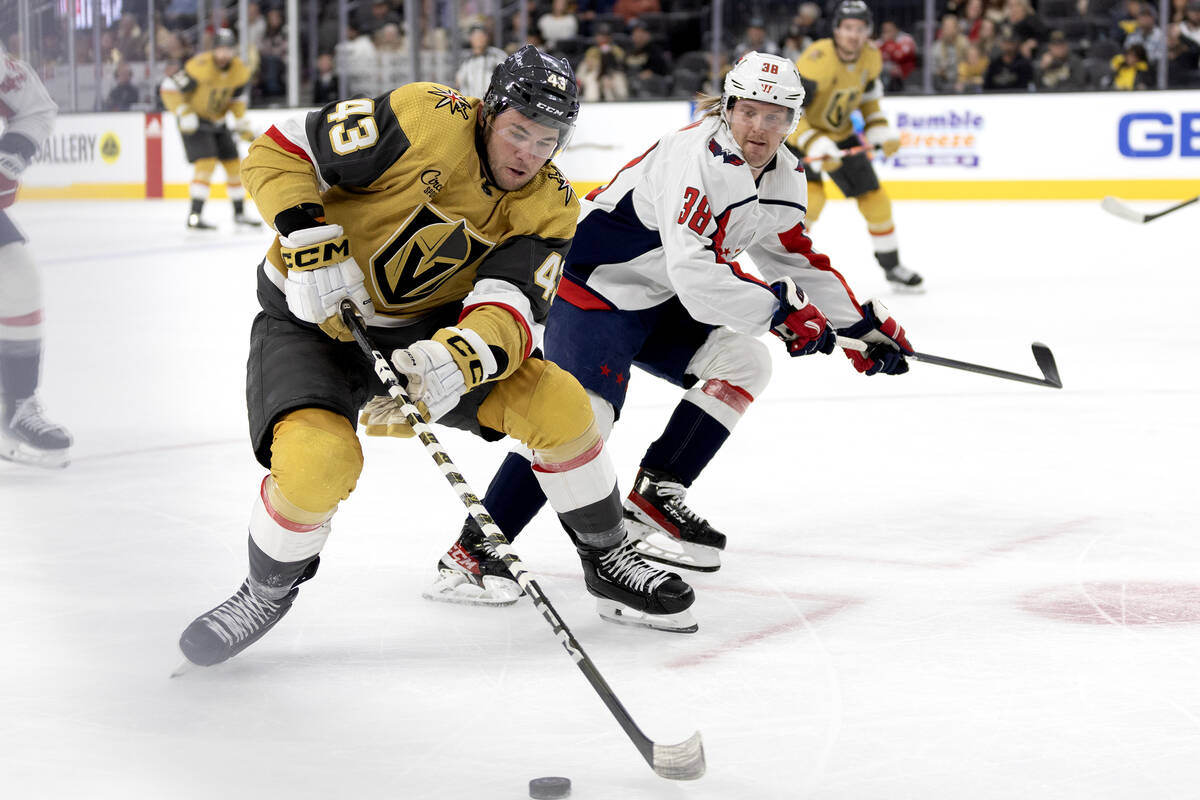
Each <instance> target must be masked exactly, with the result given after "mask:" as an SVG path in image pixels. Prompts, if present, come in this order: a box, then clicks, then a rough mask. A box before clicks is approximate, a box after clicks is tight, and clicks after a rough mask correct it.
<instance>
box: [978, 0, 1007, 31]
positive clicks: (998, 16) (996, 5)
mask: <svg viewBox="0 0 1200 800" xmlns="http://www.w3.org/2000/svg"><path fill="white" fill-rule="evenodd" d="M983 17H984V19H990V20H991V21H992V24H993V25H997V26H999V25H1003V24H1004V23H1006V22H1008V0H986V2H985V3H984V6H983Z"/></svg>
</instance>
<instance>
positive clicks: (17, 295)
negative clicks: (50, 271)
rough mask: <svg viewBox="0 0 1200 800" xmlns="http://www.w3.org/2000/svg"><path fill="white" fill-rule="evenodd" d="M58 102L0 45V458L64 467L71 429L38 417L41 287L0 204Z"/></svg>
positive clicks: (50, 123) (46, 130)
mask: <svg viewBox="0 0 1200 800" xmlns="http://www.w3.org/2000/svg"><path fill="white" fill-rule="evenodd" d="M57 113H58V106H56V105H55V104H54V101H53V100H51V99H50V95H49V94H48V93H47V92H46V87H45V86H43V85H42V82H41V81H40V80H38V77H37V74H36V73H35V72H34V71H33V69H32V68H31V67H30V66H29V65H28V64H26V63H25V62H23V61H18V60H17V59H16V58H13V57H12V56H10V55H8V54H7V53H6V52H5V51H4V47H3V45H0V118H2V119H3V120H4V124H3V126H0V130H3V133H2V134H0V458H5V459H8V460H10V461H18V462H21V463H24V464H33V465H36V466H44V467H65V466H66V465H67V462H68V459H69V448H70V447H71V434H69V433H67V431H66V429H65V428H63V427H62V426H61V425H57V424H55V423H53V422H51V421H49V420H48V419H46V418H45V416H43V414H42V407H41V404H40V403H39V401H38V397H37V386H38V378H39V375H40V372H41V363H42V286H41V279H40V278H39V276H38V270H37V266H36V265H35V264H34V263H33V258H32V257H31V256H30V254H29V248H28V247H27V246H26V239H25V236H24V235H23V234H22V233H21V231H20V230H18V228H17V226H16V225H14V224H13V222H12V220H10V219H9V218H8V214H7V213H6V212H5V210H4V209H6V208H8V207H9V206H11V205H12V204H13V202H14V201H15V200H16V197H17V185H18V184H19V182H20V180H21V173H22V172H24V171H25V168H26V167H28V166H29V162H30V161H31V160H32V159H33V156H34V154H35V153H36V152H37V149H38V147H39V146H41V144H42V142H44V141H45V140H46V137H48V136H49V135H50V131H51V130H52V129H53V127H54V116H55V114H57Z"/></svg>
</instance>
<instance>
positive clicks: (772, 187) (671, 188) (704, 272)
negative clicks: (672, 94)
mask: <svg viewBox="0 0 1200 800" xmlns="http://www.w3.org/2000/svg"><path fill="white" fill-rule="evenodd" d="M803 99H804V88H803V85H802V84H801V81H800V76H799V74H798V73H797V72H796V68H795V66H793V64H792V63H791V62H790V61H789V60H787V59H785V58H781V57H779V56H774V55H768V54H765V53H758V52H751V53H748V54H746V55H745V56H743V57H742V58H741V59H740V60H739V61H738V62H737V64H736V65H735V66H734V67H733V69H732V70H731V71H730V72H729V73H728V74H727V75H726V77H725V84H724V93H723V95H722V96H721V97H709V98H702V107H703V109H704V111H705V115H704V117H703V118H702V119H701V120H700V121H698V122H696V123H694V124H692V125H689V126H688V127H686V128H684V129H683V130H680V131H677V132H675V133H671V134H668V135H667V136H664V137H663V138H661V139H659V140H658V142H656V143H655V144H654V145H653V146H652V147H650V149H649V150H647V151H646V152H645V153H643V154H642V155H641V156H639V157H638V158H636V159H634V160H633V161H631V162H630V163H629V164H627V165H625V167H624V168H623V169H621V171H620V172H618V173H617V175H616V176H615V177H614V178H613V179H612V180H611V181H609V182H608V183H607V184H605V185H604V186H601V187H600V188H598V189H596V190H595V191H593V192H592V193H591V194H589V195H588V197H587V198H586V200H585V201H584V202H583V209H582V216H581V218H580V222H579V227H578V229H577V231H576V235H575V242H574V244H573V245H572V248H571V252H570V254H569V255H568V257H567V266H566V271H565V273H564V275H563V279H562V283H561V284H560V286H559V291H558V299H557V300H555V302H554V306H553V307H552V308H551V310H550V318H549V320H548V322H547V325H546V344H545V348H546V357H547V358H550V359H551V360H553V361H555V362H556V363H558V364H559V365H561V366H562V367H564V368H565V369H567V370H569V371H570V372H571V373H572V374H574V375H575V377H576V378H578V379H579V381H580V383H582V384H583V386H584V388H585V389H587V392H588V397H589V399H590V400H591V403H592V407H593V409H594V410H595V415H596V420H597V422H598V424H599V425H600V430H601V432H602V433H603V434H604V435H605V436H607V435H608V433H609V432H610V431H611V429H612V426H613V424H614V422H615V421H616V419H617V418H618V417H619V416H620V413H621V407H622V405H623V404H624V402H625V394H626V389H627V388H628V384H629V381H630V379H631V367H632V366H634V365H636V366H638V367H639V368H641V369H642V370H644V371H645V372H648V373H650V374H651V375H654V376H656V377H659V378H662V379H664V380H666V381H669V382H670V383H672V384H675V385H676V386H680V387H682V388H684V389H685V392H684V394H683V398H682V400H681V401H680V403H679V405H678V406H677V407H676V408H675V410H674V412H673V413H672V415H671V417H670V419H669V420H668V422H667V425H666V428H665V430H663V432H662V434H661V435H660V436H659V438H658V440H657V441H655V442H654V443H653V444H651V445H650V447H649V449H648V450H647V451H646V454H645V456H643V458H642V462H641V468H640V470H639V472H638V474H637V478H636V480H635V482H634V486H633V489H632V491H631V492H630V493H629V496H628V499H627V501H626V504H625V509H626V511H625V513H626V524H627V525H628V526H629V527H630V533H631V535H633V536H635V537H636V538H637V539H638V548H639V550H641V551H642V553H643V555H645V556H646V557H647V558H652V559H654V560H658V561H663V562H666V563H671V564H676V565H678V566H681V567H686V568H689V569H699V570H705V571H711V570H715V569H717V568H718V567H719V565H720V557H719V551H720V550H722V549H723V548H724V546H725V536H724V535H722V534H721V533H719V532H718V531H716V530H713V528H712V527H711V526H709V525H708V523H707V522H705V520H704V519H702V518H701V517H699V516H698V515H697V514H696V513H695V512H693V511H692V510H691V509H690V508H688V506H687V505H686V504H685V503H684V498H685V493H686V490H687V487H688V486H690V485H691V483H692V481H694V480H695V479H696V477H697V476H698V475H699V474H700V473H701V471H702V470H703V469H704V468H705V466H706V465H707V464H708V463H709V462H710V461H711V460H712V458H713V457H714V456H715V455H716V454H717V452H718V450H720V448H721V446H722V445H724V443H725V441H726V440H727V439H728V437H729V435H730V433H731V432H732V431H733V429H734V426H735V425H736V424H737V422H738V420H739V419H741V417H742V415H743V414H744V413H745V412H746V410H747V409H748V408H749V407H750V405H751V404H752V403H753V401H754V399H755V398H756V397H758V396H759V395H760V394H761V393H762V391H763V389H764V388H766V385H767V382H768V381H769V380H770V377H771V358H770V354H769V352H768V351H767V348H766V346H765V345H764V344H763V343H762V342H761V341H760V339H759V337H760V336H761V335H762V334H763V333H765V332H767V331H771V332H773V333H774V334H776V335H777V336H778V337H779V338H781V339H782V340H783V341H784V343H785V345H786V346H787V349H788V351H789V352H790V353H791V354H792V355H793V356H801V355H806V354H810V353H814V352H818V351H820V352H823V353H829V352H832V350H833V349H834V346H835V332H834V328H837V329H838V330H839V331H840V332H841V333H844V334H846V335H848V336H853V337H855V338H859V339H865V340H867V341H869V342H872V347H871V349H870V350H869V351H868V352H867V353H865V354H864V353H859V352H857V351H853V350H848V351H847V352H846V354H847V355H848V356H849V357H850V359H851V361H852V362H853V364H854V366H855V367H856V368H857V369H858V370H859V371H860V372H865V373H867V374H868V375H871V374H875V373H877V372H885V373H890V374H897V373H902V372H905V371H906V370H907V369H908V365H907V363H906V361H905V359H904V354H905V353H910V352H912V351H911V348H910V347H909V344H908V341H907V339H906V338H905V334H904V331H903V329H902V328H901V327H900V326H899V325H898V324H897V323H896V321H895V320H893V319H892V318H891V317H890V316H889V315H888V312H887V309H885V308H884V307H883V306H882V305H881V304H879V303H878V302H877V301H871V302H868V303H865V304H863V305H861V306H860V305H859V303H858V302H857V301H856V300H855V298H854V295H853V294H852V293H851V292H850V290H849V288H848V287H847V286H846V283H845V281H844V280H843V278H842V276H841V275H839V274H838V273H837V272H836V271H835V270H834V269H833V268H832V267H831V266H830V263H829V259H828V258H827V257H826V256H824V255H822V254H821V253H819V252H817V251H815V250H814V249H813V247H812V241H811V240H810V239H809V236H808V232H807V230H806V226H805V221H804V215H805V206H806V203H807V197H806V186H805V179H804V172H803V169H802V167H800V165H799V164H798V163H797V161H796V157H795V156H793V155H792V154H791V152H790V151H788V149H787V148H786V147H784V146H783V143H784V139H785V138H786V137H787V135H788V134H789V133H790V132H791V131H792V129H793V128H794V127H795V126H796V124H797V120H798V117H799V115H800V114H801V106H802V102H803ZM742 255H748V256H749V257H750V258H752V259H753V261H754V263H755V264H756V265H757V266H758V268H759V271H760V272H761V274H762V275H764V276H766V278H767V280H768V281H770V283H768V282H764V281H763V280H760V279H759V278H757V277H755V276H753V275H750V274H748V273H746V272H744V271H743V270H742V269H741V268H740V267H739V265H738V261H737V259H738V258H739V256H742ZM818 306H819V308H818ZM534 470H536V465H535V468H534ZM534 470H531V469H530V462H529V460H528V454H527V453H522V452H514V453H510V454H509V455H508V457H507V458H506V460H505V461H504V463H503V464H502V465H501V468H500V471H499V472H498V473H497V475H496V476H495V478H494V479H493V480H492V483H491V485H490V486H489V487H488V492H487V498H486V500H485V503H486V504H487V507H488V510H489V511H490V512H491V513H492V515H493V517H495V519H496V522H497V524H499V526H500V528H501V530H503V531H504V534H505V535H506V536H508V537H510V538H511V537H514V536H516V535H517V534H518V533H519V532H520V531H521V530H522V529H523V528H524V527H525V526H526V525H527V524H528V523H529V521H530V520H531V519H532V518H533V517H534V515H535V514H536V513H537V511H538V509H540V508H541V506H542V504H543V503H544V502H545V499H544V497H543V494H542V491H541V488H540V487H539V485H538V482H537V481H536V480H535V475H534ZM438 570H439V574H438V579H437V581H436V582H435V583H434V585H433V587H432V588H431V589H430V590H429V591H427V592H426V596H427V597H429V598H430V599H435V600H448V601H452V602H474V603H478V604H485V603H486V604H493V605H501V604H507V603H512V602H515V600H516V598H517V597H518V596H519V594H520V589H519V587H518V586H517V585H516V584H515V583H514V582H513V581H511V580H509V579H507V578H506V577H505V573H504V571H503V566H502V565H501V564H500V563H499V562H498V561H497V560H496V558H495V554H494V551H492V549H491V548H490V546H489V545H487V544H486V542H485V540H484V539H483V536H482V533H481V532H480V530H479V528H478V526H477V525H476V524H475V523H474V521H472V520H468V521H467V523H466V524H465V525H464V526H463V530H462V533H461V535H460V537H459V539H458V542H457V543H456V544H455V545H454V546H453V547H452V548H451V549H450V552H449V553H447V554H446V555H445V556H443V557H442V559H441V561H440V562H439V564H438Z"/></svg>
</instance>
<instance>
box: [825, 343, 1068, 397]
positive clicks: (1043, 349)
mask: <svg viewBox="0 0 1200 800" xmlns="http://www.w3.org/2000/svg"><path fill="white" fill-rule="evenodd" d="M837 343H838V347H842V348H845V349H847V350H858V351H859V352H862V351H864V350H866V349H867V348H868V347H870V345H868V344H867V343H866V342H864V341H862V340H861V339H851V338H849V337H847V336H839V337H837ZM1032 347H1033V360H1034V361H1036V362H1037V365H1038V369H1040V370H1041V371H1042V377H1040V378H1035V377H1033V376H1032V375H1021V374H1020V373H1017V372H1009V371H1008V370H1003V369H996V368H995V367H985V366H982V365H980V364H969V363H967V362H966V361H955V360H954V359H952V358H942V357H941V356H931V355H929V354H928V353H913V354H912V355H910V356H907V358H911V359H912V360H913V361H921V362H924V363H926V364H936V365H938V366H939V367H950V368H951V369H961V370H964V371H966V372H978V373H979V374H980V375H990V376H992V377H993V378H1003V379H1005V380H1008V381H1020V382H1021V383H1032V384H1034V385H1035V386H1049V387H1050V388H1052V389H1061V388H1062V379H1061V378H1059V377H1058V365H1057V364H1055V363H1054V354H1053V353H1051V352H1050V348H1049V347H1047V346H1046V345H1044V344H1042V343H1041V342H1034V343H1033V345H1032Z"/></svg>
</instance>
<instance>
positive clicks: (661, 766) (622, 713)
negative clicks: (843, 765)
mask: <svg viewBox="0 0 1200 800" xmlns="http://www.w3.org/2000/svg"><path fill="white" fill-rule="evenodd" d="M340 309H341V312H342V321H343V322H345V323H346V327H347V328H349V330H350V333H351V335H352V336H353V337H354V341H355V342H356V343H357V344H358V346H359V349H360V350H362V353H363V355H364V356H366V358H367V360H368V361H369V362H371V363H372V364H374V369H375V374H376V376H378V378H379V382H380V383H382V384H383V385H384V386H385V387H386V388H387V392H388V395H390V396H391V398H392V400H393V401H394V402H395V403H396V405H397V406H399V408H400V411H401V412H402V413H403V414H404V419H405V422H407V423H408V424H409V426H411V427H412V429H413V432H414V433H415V434H416V435H417V438H418V439H419V441H420V442H421V444H423V445H424V446H425V450H426V452H427V453H428V454H429V456H430V457H431V458H432V459H433V461H434V463H435V464H437V465H438V469H439V470H440V471H441V473H442V476H443V477H444V478H445V479H446V481H447V482H448V483H449V484H450V486H451V488H452V489H453V490H454V493H455V494H457V495H458V499H459V500H461V501H462V504H463V505H464V506H466V508H467V513H469V514H470V515H471V517H472V518H474V520H475V521H476V522H477V523H479V526H480V527H481V528H482V529H483V534H484V536H485V537H486V538H487V540H488V542H490V543H491V545H492V546H493V547H494V548H495V550H496V553H497V554H498V555H499V556H500V558H501V561H502V562H503V563H504V566H505V568H506V569H507V570H508V573H509V577H511V578H512V579H513V580H514V581H516V583H517V585H519V586H520V587H521V588H522V589H523V590H525V594H527V595H528V596H529V598H530V599H531V600H532V601H533V605H534V608H535V609H536V610H537V611H538V612H539V613H540V614H541V615H542V618H543V619H545V620H546V622H547V623H548V624H549V625H550V628H551V630H553V631H554V635H555V636H556V637H557V638H558V641H559V643H560V644H561V645H562V647H563V649H564V650H566V652H567V655H569V656H570V657H571V660H573V661H574V662H575V666H577V667H578V668H579V671H580V672H582V673H583V675H584V677H585V678H587V681H588V683H589V684H591V686H592V689H593V690H594V691H595V692H596V694H597V695H598V696H599V697H600V700H601V701H602V702H603V703H604V705H605V706H607V707H608V710H609V711H610V712H611V713H612V715H613V717H614V718H615V719H616V721H617V723H618V724H619V725H620V726H621V729H622V730H623V731H625V734H626V735H627V736H628V737H629V739H630V741H631V742H633V746H634V747H636V748H637V750H638V752H639V753H641V755H642V758H644V759H646V763H647V764H649V765H650V768H651V769H653V770H654V772H655V773H656V774H658V775H660V776H662V777H664V778H669V779H671V780H677V781H679V780H695V779H696V778H699V777H700V776H701V775H703V774H704V769H705V762H704V747H703V746H702V745H701V743H700V734H699V732H697V733H694V734H692V737H691V738H690V739H687V740H686V741H684V742H680V743H679V744H673V745H660V744H657V743H655V742H654V741H652V740H651V739H650V738H649V737H648V736H646V734H644V733H643V732H642V729H641V728H639V727H638V725H637V723H636V722H634V721H633V716H632V715H631V714H630V713H629V711H627V710H626V708H625V706H624V705H622V704H621V701H620V699H619V698H618V697H617V695H616V693H615V692H614V691H613V690H612V688H611V687H609V685H608V681H606V680H605V679H604V676H603V675H601V674H600V670H599V669H597V668H596V664H595V663H594V662H593V661H592V659H591V658H590V657H589V656H588V654H587V653H585V652H584V650H583V646H582V645H580V644H579V642H578V641H577V640H576V639H575V634H573V633H571V629H570V628H568V627H567V623H565V622H563V619H562V617H560V616H559V614H558V611H557V610H556V609H555V608H554V606H552V605H551V604H550V600H549V599H548V598H547V597H546V595H545V593H544V592H543V591H542V587H541V586H539V585H538V582H537V581H536V580H534V579H533V578H532V577H531V576H530V574H529V572H528V570H526V569H525V565H524V564H522V563H521V560H520V558H518V557H517V554H516V553H515V552H513V549H512V547H510V546H509V543H508V539H506V538H505V537H504V533H503V532H502V531H501V530H500V528H499V527H498V526H497V525H496V522H495V520H493V519H492V517H491V515H490V514H488V511H487V509H486V508H484V506H483V503H482V502H480V500H479V497H478V496H477V495H476V494H475V492H474V491H473V490H472V489H471V486H470V484H468V483H467V480H466V478H464V477H463V476H462V474H461V473H460V472H459V470H458V466H457V465H456V464H455V463H454V461H453V460H451V458H450V454H449V453H447V452H446V450H445V449H444V448H443V447H442V443H441V442H440V441H438V438H437V434H435V433H434V432H433V429H432V428H430V427H429V424H428V423H427V422H425V419H424V418H423V417H422V416H421V412H420V411H419V410H418V409H417V407H416V406H415V405H414V404H413V402H412V399H411V398H409V396H408V393H407V392H406V391H405V388H404V386H403V385H401V383H400V380H399V379H398V378H397V377H396V373H395V371H393V370H392V365H391V363H390V362H389V361H388V360H387V359H386V358H384V356H383V354H382V353H380V352H379V351H378V350H377V349H375V346H374V345H373V344H372V343H371V339H370V337H368V335H367V328H366V325H365V324H364V323H363V321H362V318H361V317H360V316H359V315H358V309H357V308H356V307H355V305H354V302H353V301H352V300H349V299H346V300H343V301H342V303H341V306H340Z"/></svg>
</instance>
